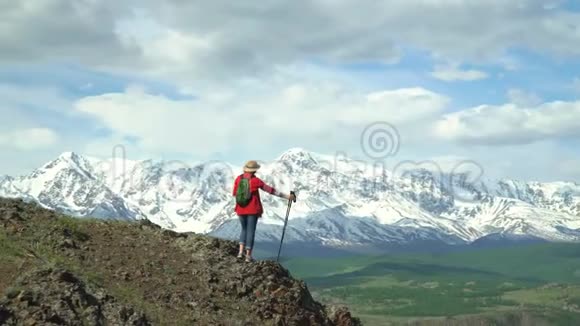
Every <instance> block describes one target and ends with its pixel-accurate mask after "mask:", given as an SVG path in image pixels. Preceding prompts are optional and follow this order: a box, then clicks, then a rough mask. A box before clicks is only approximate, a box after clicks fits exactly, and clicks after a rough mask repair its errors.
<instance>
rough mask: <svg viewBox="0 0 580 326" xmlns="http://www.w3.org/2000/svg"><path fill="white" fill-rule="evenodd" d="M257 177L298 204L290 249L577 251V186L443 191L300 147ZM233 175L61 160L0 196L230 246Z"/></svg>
mask: <svg viewBox="0 0 580 326" xmlns="http://www.w3.org/2000/svg"><path fill="white" fill-rule="evenodd" d="M263 166H264V167H263V169H261V171H260V177H261V178H263V179H264V180H265V181H266V182H267V183H268V184H270V185H273V186H274V187H275V188H277V189H279V190H281V191H283V192H286V191H289V190H292V189H293V190H296V191H298V193H299V201H298V202H297V203H296V204H295V205H294V206H293V207H292V214H291V216H290V219H291V220H292V223H290V229H289V230H288V232H289V239H290V240H289V241H321V242H323V243H341V244H349V243H351V244H355V243H358V244H361V243H375V244H377V243H384V242H391V243H392V242H401V243H402V242H409V241H414V240H437V241H444V242H448V243H458V242H461V241H473V240H475V239H478V238H480V237H483V236H486V235H489V234H494V233H502V234H504V233H505V234H526V235H530V236H534V237H540V238H543V239H549V240H558V241H580V187H579V186H578V185H577V184H574V183H568V182H560V183H559V182H552V183H539V182H522V181H512V180H509V179H506V180H502V181H489V182H488V181H486V182H485V183H484V182H483V181H480V182H478V183H477V184H472V183H471V181H470V180H471V179H470V178H455V179H454V180H453V182H452V183H448V182H447V181H445V180H439V179H438V178H437V176H436V175H433V174H432V173H431V172H429V171H428V170H414V171H410V172H409V173H407V174H404V173H403V174H399V173H397V174H393V173H392V172H389V171H385V170H383V167H380V168H381V169H382V170H381V171H376V170H374V167H372V166H369V165H361V162H360V161H355V160H350V159H348V158H347V157H343V156H338V155H335V156H330V155H323V154H317V153H312V152H309V151H307V150H305V149H304V148H299V147H297V148H292V149H290V150H288V151H286V152H284V153H283V154H282V155H280V156H279V157H278V159H277V161H275V162H273V163H264V164H263ZM369 167H371V168H370V169H369ZM238 172H241V167H238V166H234V165H231V164H228V163H224V162H217V161H211V162H201V163H199V164H196V165H195V166H193V167H188V166H185V165H183V164H178V165H175V164H170V163H165V162H156V161H152V160H145V161H129V160H123V159H108V160H100V161H99V160H98V159H95V158H89V157H84V156H82V155H79V154H77V153H74V152H67V153H63V154H62V155H60V156H59V157H58V158H57V159H55V160H53V161H51V162H49V163H47V164H46V165H44V166H43V167H41V168H39V169H37V170H35V171H33V172H32V173H31V174H29V175H26V176H21V177H18V178H10V177H0V196H5V197H21V198H27V199H32V200H35V201H37V202H39V203H41V204H42V205H43V206H45V207H49V208H53V209H59V210H64V211H66V212H67V213H69V214H72V215H77V216H95V217H102V218H126V219H141V218H147V219H149V220H151V221H152V222H154V223H156V224H158V225H161V226H162V227H165V228H168V229H173V230H176V231H193V232H198V233H212V234H215V235H218V236H224V237H235V236H236V233H237V231H236V230H237V228H239V226H238V225H237V224H236V216H235V213H234V207H233V206H234V201H233V196H232V193H231V191H232V184H233V179H234V178H235V176H236V175H237V173H238ZM383 172H384V176H387V177H383V176H381V175H380V174H379V173H383ZM440 181H443V182H440ZM262 200H263V203H264V206H265V207H266V211H265V214H264V216H263V219H262V224H263V226H262V231H261V232H260V235H259V237H261V239H260V240H264V241H270V240H272V241H273V240H274V239H276V238H277V237H278V236H279V234H280V232H279V231H280V229H279V228H280V226H281V225H282V223H283V220H284V215H285V213H286V203H285V201H283V200H280V198H277V197H274V196H268V195H266V194H264V196H262Z"/></svg>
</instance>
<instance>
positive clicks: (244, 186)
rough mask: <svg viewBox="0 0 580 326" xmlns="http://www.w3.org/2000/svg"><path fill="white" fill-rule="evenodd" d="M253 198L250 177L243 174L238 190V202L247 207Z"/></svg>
mask: <svg viewBox="0 0 580 326" xmlns="http://www.w3.org/2000/svg"><path fill="white" fill-rule="evenodd" d="M251 199H252V191H251V189H250V179H249V178H244V176H242V177H241V179H240V182H239V183H238V189H237V191H236V204H238V205H240V206H241V207H245V206H247V205H248V204H249V203H250V200H251Z"/></svg>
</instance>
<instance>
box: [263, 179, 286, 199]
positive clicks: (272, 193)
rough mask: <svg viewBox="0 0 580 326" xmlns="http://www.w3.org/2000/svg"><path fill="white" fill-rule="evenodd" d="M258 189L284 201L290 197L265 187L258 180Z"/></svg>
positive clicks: (272, 188)
mask: <svg viewBox="0 0 580 326" xmlns="http://www.w3.org/2000/svg"><path fill="white" fill-rule="evenodd" d="M258 187H259V188H260V189H262V190H263V191H265V192H267V193H269V194H270V195H274V196H277V197H280V198H284V199H290V195H287V194H285V193H283V192H280V191H278V190H276V189H275V188H274V187H271V186H269V185H267V184H266V183H265V182H264V181H262V180H260V179H258Z"/></svg>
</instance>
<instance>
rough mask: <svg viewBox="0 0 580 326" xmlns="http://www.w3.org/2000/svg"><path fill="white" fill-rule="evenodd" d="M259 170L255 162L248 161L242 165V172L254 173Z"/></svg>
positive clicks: (258, 165)
mask: <svg viewBox="0 0 580 326" xmlns="http://www.w3.org/2000/svg"><path fill="white" fill-rule="evenodd" d="M259 168H260V164H258V162H256V161H248V162H246V164H244V172H256V171H258V169H259Z"/></svg>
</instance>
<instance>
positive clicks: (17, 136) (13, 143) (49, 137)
mask: <svg viewBox="0 0 580 326" xmlns="http://www.w3.org/2000/svg"><path fill="white" fill-rule="evenodd" d="M58 140H59V137H58V134H57V133H56V132H55V131H53V130H51V129H48V128H27V129H19V130H12V131H7V132H3V133H0V147H4V148H13V149H18V150H36V149H44V148H47V147H51V146H53V145H55V144H56V143H57V142H58Z"/></svg>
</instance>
